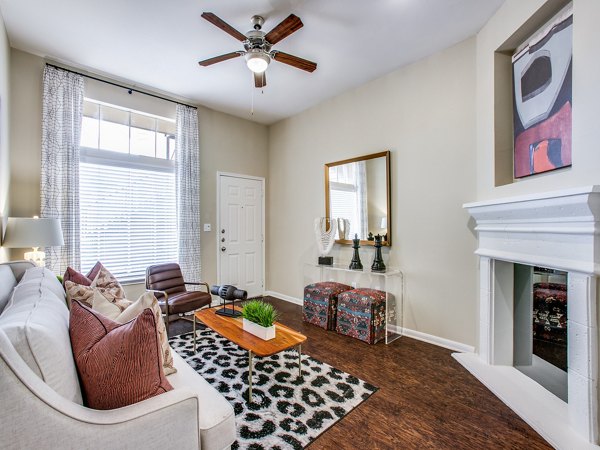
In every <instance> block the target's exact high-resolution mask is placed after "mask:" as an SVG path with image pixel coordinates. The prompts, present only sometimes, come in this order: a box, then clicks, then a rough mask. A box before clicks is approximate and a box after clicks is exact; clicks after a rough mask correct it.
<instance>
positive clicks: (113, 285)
mask: <svg viewBox="0 0 600 450" xmlns="http://www.w3.org/2000/svg"><path fill="white" fill-rule="evenodd" d="M90 287H93V288H94V287H98V288H101V289H105V291H104V292H103V294H104V295H105V297H106V293H109V294H110V295H112V296H113V299H115V300H116V299H119V298H125V291H124V290H123V286H121V283H119V281H118V280H117V279H116V278H115V277H114V275H113V274H112V273H110V272H109V271H108V269H107V268H106V267H104V266H102V267H101V268H100V271H99V272H98V275H96V278H94V281H92V284H90ZM106 298H108V299H109V300H110V301H113V299H111V298H110V297H106Z"/></svg>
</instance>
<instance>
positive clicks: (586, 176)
mask: <svg viewBox="0 0 600 450" xmlns="http://www.w3.org/2000/svg"><path fill="white" fill-rule="evenodd" d="M563 3H564V2H561V1H555V0H550V1H544V0H529V1H526V2H524V1H522V0H507V1H506V3H504V5H503V6H502V7H501V8H500V9H499V10H498V12H497V13H496V14H495V15H494V17H492V19H491V20H490V21H489V22H488V23H487V25H486V26H485V27H484V28H483V29H482V30H481V32H480V33H479V34H478V36H477V193H476V195H474V196H473V197H472V198H471V200H484V199H490V198H498V197H504V196H511V195H517V194H526V193H534V192H546V191H552V190H556V189H562V188H568V187H575V186H585V185H591V184H599V183H600V150H599V148H598V145H597V144H596V142H597V136H596V134H597V129H598V105H599V104H600V88H599V85H598V82H599V80H600V58H598V42H600V27H598V23H597V22H598V17H600V2H598V0H575V1H574V3H573V146H572V151H573V166H572V167H571V168H567V169H561V170H559V171H555V172H551V173H546V174H541V175H536V176H532V177H528V178H524V179H522V180H517V181H516V182H514V183H510V184H507V185H503V186H498V187H496V186H495V184H496V183H495V182H494V179H495V169H494V154H495V152H494V143H495V137H494V111H495V110H494V106H495V105H494V98H495V96H494V70H495V66H494V52H495V50H496V49H498V48H499V47H501V46H502V45H503V44H504V43H505V41H507V40H508V39H509V38H510V37H511V36H512V35H513V33H515V32H518V30H519V29H520V28H521V26H522V25H523V24H524V23H525V22H526V21H527V20H528V19H529V18H530V17H531V16H533V15H534V14H535V13H536V11H538V9H539V8H546V9H547V10H548V11H549V13H551V12H552V11H556V10H557V8H559V7H560V5H562V4H563ZM517 34H518V33H517ZM524 37H526V36H524ZM496 69H501V68H499V67H497V68H496ZM505 132H506V131H505Z"/></svg>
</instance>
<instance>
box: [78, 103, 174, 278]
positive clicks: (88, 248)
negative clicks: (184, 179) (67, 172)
mask: <svg viewBox="0 0 600 450" xmlns="http://www.w3.org/2000/svg"><path fill="white" fill-rule="evenodd" d="M174 132H175V121H174V120H171V119H166V118H162V117H157V116H153V115H149V114H144V113H140V112H137V111H131V110H128V109H124V108H119V107H115V106H113V105H107V104H104V103H100V102H96V101H93V100H89V99H86V100H85V101H84V117H83V121H82V130H81V161H80V173H79V184H80V195H79V199H80V220H81V224H80V230H81V266H82V269H84V270H85V269H87V268H90V267H92V266H93V265H94V264H95V263H96V261H98V260H100V261H102V263H103V264H104V265H105V266H106V267H108V268H109V270H110V271H111V272H112V273H113V274H114V275H115V276H116V277H117V278H118V279H119V280H120V281H122V282H125V283H127V282H130V283H131V282H139V281H142V280H143V279H144V276H145V271H146V267H148V266H149V265H151V264H157V263H162V262H169V261H176V260H177V253H178V251H177V212H176V188H175V161H174V160H175V157H176V155H175V136H174Z"/></svg>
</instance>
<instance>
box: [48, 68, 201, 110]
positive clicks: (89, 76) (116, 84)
mask: <svg viewBox="0 0 600 450" xmlns="http://www.w3.org/2000/svg"><path fill="white" fill-rule="evenodd" d="M46 65H47V66H50V67H54V68H55V69H59V70H64V71H65V72H71V73H75V74H77V75H81V76H82V77H86V78H90V79H92V80H96V81H100V82H101V83H106V84H110V85H111V86H116V87H119V88H123V89H126V90H127V91H128V92H129V93H130V94H131V93H132V92H137V93H138V94H143V95H148V96H150V97H154V98H158V99H161V100H166V101H167V102H171V103H176V104H178V105H183V106H187V107H189V108H194V109H198V107H197V106H192V105H188V104H186V103H181V102H178V101H176V100H171V99H170V98H166V97H161V96H160V95H156V94H151V93H150V92H144V91H140V90H138V89H135V88H132V87H128V86H123V85H122V84H118V83H115V82H113V81H107V80H103V79H101V78H97V77H94V76H92V75H88V74H85V73H81V72H77V71H75V70H71V69H65V68H64V67H60V66H57V65H56V64H50V63H48V62H47V63H46Z"/></svg>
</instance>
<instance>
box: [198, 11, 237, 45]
mask: <svg viewBox="0 0 600 450" xmlns="http://www.w3.org/2000/svg"><path fill="white" fill-rule="evenodd" d="M202 18H203V19H206V20H208V21H209V22H210V23H212V24H213V25H214V26H215V27H218V28H220V29H221V30H223V31H224V32H225V33H227V34H230V35H231V36H233V37H234V38H236V39H237V40H238V41H240V42H244V41H245V40H246V36H244V35H243V34H242V33H240V32H239V31H238V30H236V29H235V28H233V27H232V26H231V25H229V24H228V23H227V22H225V21H224V20H223V19H220V18H219V17H217V16H216V15H215V14H213V13H211V12H203V13H202Z"/></svg>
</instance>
